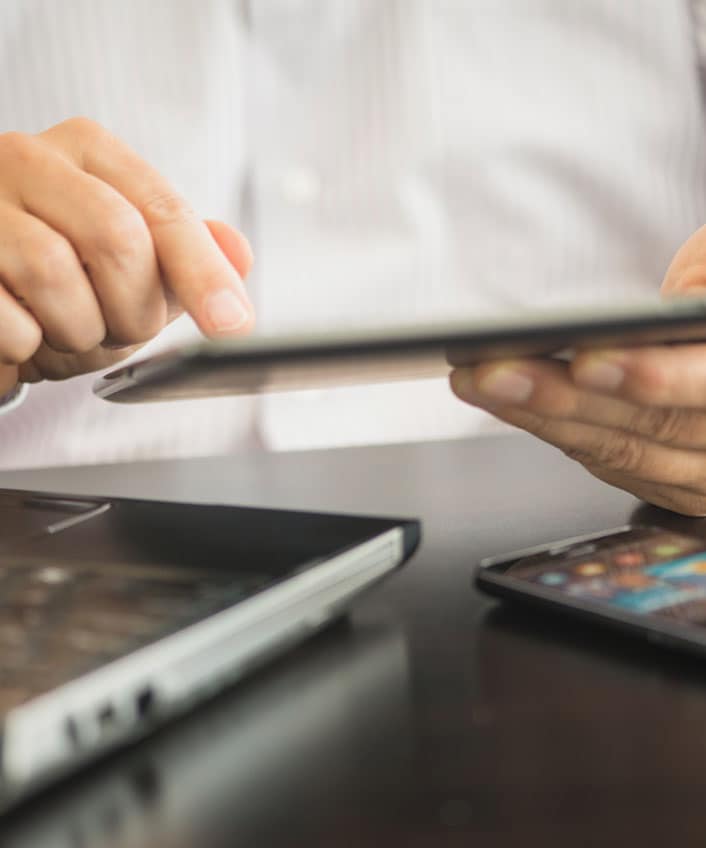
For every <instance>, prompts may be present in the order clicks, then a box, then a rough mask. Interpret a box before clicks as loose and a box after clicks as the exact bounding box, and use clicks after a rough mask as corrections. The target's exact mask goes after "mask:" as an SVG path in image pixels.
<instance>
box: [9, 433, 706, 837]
mask: <svg viewBox="0 0 706 848" xmlns="http://www.w3.org/2000/svg"><path fill="white" fill-rule="evenodd" d="M0 485H2V486H17V487H23V488H45V489H50V490H55V491H57V490H58V491H66V492H73V493H94V494H113V495H124V496H130V495H132V496H139V497H148V498H152V497H154V498H157V497H162V498H165V499H190V500H193V501H200V502H209V501H211V502H225V503H244V504H253V505H256V504H264V505H269V506H282V507H298V508H312V509H322V508H323V509H330V510H347V511H358V512H367V513H370V512H379V513H388V514H409V515H418V516H421V517H422V519H423V521H424V530H425V541H424V543H423V547H422V549H421V550H420V552H419V553H418V554H417V556H416V557H415V558H414V560H413V561H412V562H411V563H410V564H409V565H408V566H407V567H406V568H405V569H403V570H402V571H401V572H400V573H399V574H398V575H396V576H395V577H394V578H392V579H391V580H389V581H388V582H387V583H386V584H384V585H382V586H381V587H380V588H379V589H377V590H376V591H374V592H373V593H371V594H370V595H369V596H367V597H366V598H364V599H362V600H361V601H360V602H359V603H358V604H357V606H356V608H355V611H354V613H353V615H352V616H351V618H350V621H348V622H346V623H342V624H340V625H337V626H335V627H333V628H331V629H330V630H328V631H327V632H325V633H323V634H321V635H319V636H317V637H316V638H315V639H313V640H311V641H310V642H308V643H307V644H306V645H304V646H303V647H301V648H300V649H298V650H297V651H296V652H295V653H293V654H290V655H289V656H288V657H286V658H284V659H282V660H280V661H278V662H277V663H275V664H274V665H272V666H270V667H269V668H267V669H265V670H263V671H262V672H260V673H259V674H257V675H256V676H255V677H253V678H252V679H250V680H249V681H246V682H245V683H243V684H241V685H239V686H237V687H235V688H234V689H232V690H231V691H230V692H228V693H226V694H225V695H224V696H221V697H220V698H218V699H217V700H216V701H214V702H212V703H211V704H210V705H208V706H207V707H205V708H203V709H201V710H199V711H198V712H197V713H196V714H194V715H192V716H190V717H188V718H186V719H183V720H181V721H180V722H178V723H176V724H174V725H173V726H171V727H170V728H167V729H166V730H164V731H162V732H160V733H159V734H157V735H156V736H154V737H153V738H151V739H150V740H148V741H146V742H144V743H142V744H140V745H138V746H136V747H135V748H133V749H132V750H129V751H127V752H123V753H122V754H119V755H117V756H115V757H112V758H111V759H109V760H108V761H106V762H104V763H103V764H100V765H99V766H97V767H96V768H94V769H92V770H91V771H90V772H89V773H87V774H85V775H83V776H82V777H80V778H77V779H75V780H73V781H71V782H70V783H69V784H67V785H64V786H63V787H61V788H60V789H55V790H53V791H52V792H50V793H48V794H46V795H45V796H43V797H41V798H39V799H37V800H36V801H33V802H32V803H30V804H28V805H27V806H26V807H25V808H23V809H21V810H19V811H18V812H17V813H15V814H14V815H13V816H12V817H10V819H9V820H8V821H7V822H5V824H4V826H3V829H2V845H3V846H11V847H12V848H19V846H22V848H25V846H27V848H29V846H32V848H41V846H43V845H45V844H46V845H48V844H52V845H60V846H64V845H65V846H75V848H79V846H84V845H85V846H87V848H102V846H112V847H114V846H139V848H142V846H150V848H152V846H159V848H170V847H171V846H174V848H177V846H178V848H190V847H191V846H199V848H201V846H209V848H221V846H234V845H238V846H241V845H242V846H248V847H249V846H255V848H278V846H287V848H295V846H309V848H313V846H336V848H347V846H377V845H380V846H385V848H394V846H405V848H410V847H411V848H414V846H427V845H429V846H457V845H458V846H471V845H482V846H484V848H486V846H487V847H488V848H492V847H493V846H506V845H522V846H540V845H541V846H546V845H560V844H564V843H568V844H571V845H572V848H573V846H583V845H586V846H596V845H605V844H610V845H613V844H614V845H618V844H620V845H623V844H625V845H628V844H629V845H637V846H645V845H659V846H664V845H679V846H684V845H690V844H694V845H696V844H699V845H701V844H702V843H703V838H704V835H703V834H704V826H703V820H704V812H703V810H704V801H703V798H702V794H703V788H704V787H705V786H706V674H704V670H703V664H702V663H701V662H699V661H698V660H694V659H690V658H687V657H681V656H678V655H674V654H670V653H668V652H666V651H659V650H657V649H655V648H648V647H647V646H643V645H642V644H641V643H638V642H632V641H630V640H627V639H626V638H625V637H617V636H613V635H610V634H609V635H605V634H601V633H597V632H595V631H594V630H592V629H591V628H588V627H586V626H583V625H574V624H570V623H558V622H556V621H553V620H546V619H545V620H542V619H540V618H538V617H537V616H536V614H535V615H530V614H525V613H520V612H519V611H510V610H509V609H503V608H501V606H500V605H497V604H496V603H494V602H492V601H490V600H487V599H485V598H483V597H481V596H480V595H478V594H477V593H476V592H475V591H474V590H472V589H471V586H470V579H469V575H470V572H471V566H472V564H473V563H474V562H476V561H477V560H478V559H479V558H481V557H483V556H486V555H489V554H496V553H500V552H502V551H504V550H508V549H512V548H518V547H522V546H525V545H530V544H534V543H539V542H542V541H546V540H548V539H550V538H560V537H563V536H570V535H575V534H576V533H580V532H587V531H592V530H598V529H601V528H604V527H609V526H616V525H619V524H622V523H624V522H626V521H628V520H630V519H631V518H633V517H634V514H635V510H636V509H639V504H638V503H637V502H636V501H635V500H634V499H632V498H631V497H629V496H628V495H625V494H623V493H621V492H618V491H616V490H613V489H610V488H608V487H606V486H604V485H603V484H601V483H599V482H598V481H596V480H594V479H593V478H591V477H590V476H589V475H588V474H587V473H586V472H584V471H583V470H582V469H581V468H580V467H579V466H577V465H575V464H574V463H572V462H570V461H569V460H567V459H566V458H564V457H563V456H562V455H561V454H560V453H558V452H556V451H554V450H552V449H550V448H548V447H546V446H544V445H541V444H540V443H538V442H535V441H532V440H529V439H527V438H525V437H521V436H516V437H515V436H512V437H508V436H505V437H493V438H484V439H479V440H475V441H469V442H449V443H439V444H426V445H410V446H393V447H382V448H363V449H351V450H342V451H325V452H318V453H297V454H287V455H268V454H259V455H252V456H247V457H242V456H234V457H229V458H227V459H222V458H221V459H203V460H190V461H179V462H171V463H169V462H158V463H144V464H138V465H132V466H122V467H120V466H112V467H109V468H106V467H103V468H81V469H74V470H71V471H68V470H61V469H57V470H47V471H33V472H10V473H8V472H5V473H4V474H2V475H0ZM640 518H641V519H643V520H649V519H653V520H655V521H657V522H659V523H662V524H665V523H669V522H670V521H671V522H672V524H674V525H675V526H681V527H688V528H689V529H694V528H696V529H700V528H701V522H693V521H691V522H689V521H687V520H685V519H684V520H677V519H673V518H672V517H670V516H669V514H668V513H663V512H660V511H658V510H649V509H646V508H644V507H643V508H642V509H641V514H640ZM704 532H705V533H706V531H704ZM473 837H475V839H474V838H473Z"/></svg>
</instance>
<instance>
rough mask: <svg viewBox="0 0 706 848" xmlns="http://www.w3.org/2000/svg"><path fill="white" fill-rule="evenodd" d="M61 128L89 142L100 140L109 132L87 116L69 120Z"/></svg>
mask: <svg viewBox="0 0 706 848" xmlns="http://www.w3.org/2000/svg"><path fill="white" fill-rule="evenodd" d="M59 126H60V127H61V128H63V129H66V130H68V131H69V132H70V133H71V134H72V135H76V136H78V137H80V138H84V139H86V140H88V141H91V140H95V139H98V138H100V137H102V136H104V135H106V134H107V132H108V131H107V130H106V129H105V128H104V127H103V126H102V125H101V124H99V123H98V121H94V120H93V119H92V118H87V117H86V116H85V115H75V116H74V117H72V118H67V119H66V120H65V121H62V122H61V123H60V124H59Z"/></svg>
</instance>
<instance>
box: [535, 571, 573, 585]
mask: <svg viewBox="0 0 706 848" xmlns="http://www.w3.org/2000/svg"><path fill="white" fill-rule="evenodd" d="M567 579H568V578H567V576H566V575H565V574H562V573H561V572H559V571H547V573H546V574H542V575H540V578H539V582H540V583H544V585H545V586H561V585H562V584H563V583H566V581H567Z"/></svg>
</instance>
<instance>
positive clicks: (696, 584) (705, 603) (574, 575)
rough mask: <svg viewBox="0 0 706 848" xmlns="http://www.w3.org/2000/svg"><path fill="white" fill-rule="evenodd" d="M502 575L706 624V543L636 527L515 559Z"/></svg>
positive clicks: (642, 612)
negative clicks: (559, 548) (557, 549)
mask: <svg viewBox="0 0 706 848" xmlns="http://www.w3.org/2000/svg"><path fill="white" fill-rule="evenodd" d="M502 570H503V572H504V573H505V574H506V575H508V576H509V577H512V578H513V580H521V581H523V582H528V583H531V584H536V585H538V586H540V587H542V588H543V589H545V590H551V591H553V592H554V591H555V592H557V593H558V594H560V595H566V596H568V597H569V598H573V599H575V600H577V601H579V600H581V601H595V602H596V603H599V604H601V605H603V604H607V605H609V606H611V607H617V608H619V609H621V610H624V611H625V612H630V613H634V614H638V615H657V616H663V617H667V618H671V619H679V620H681V621H683V622H685V623H687V622H688V623H691V624H696V625H704V626H706V542H705V541H704V540H703V539H700V538H698V537H695V536H687V535H683V534H680V533H674V532H671V531H668V530H662V529H659V528H655V527H643V528H631V529H628V530H625V531H621V532H619V533H616V534H611V535H609V536H604V537H601V538H599V539H592V540H584V541H579V542H577V543H576V544H574V545H569V546H567V547H566V548H565V549H563V548H562V549H561V550H560V551H559V552H558V553H557V552H556V551H544V552H542V553H539V554H535V555H533V556H529V557H525V558H523V559H520V560H516V561H515V562H513V563H512V564H511V565H510V566H509V567H508V566H507V565H505V566H504V567H503V568H502Z"/></svg>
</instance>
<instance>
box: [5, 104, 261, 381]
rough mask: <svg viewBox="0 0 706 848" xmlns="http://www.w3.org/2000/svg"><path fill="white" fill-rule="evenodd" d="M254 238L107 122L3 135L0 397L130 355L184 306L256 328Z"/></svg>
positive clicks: (214, 332)
mask: <svg viewBox="0 0 706 848" xmlns="http://www.w3.org/2000/svg"><path fill="white" fill-rule="evenodd" d="M251 263H252V255H251V253H250V248H249V246H248V244H247V241H246V240H245V239H244V238H243V236H241V235H240V234H239V233H238V232H237V231H235V230H233V229H232V228H231V227H228V226H227V225H226V224H223V223H220V222H216V221H211V222H204V221H201V220H199V218H197V216H196V214H195V213H194V211H193V210H192V209H191V208H190V207H189V206H188V204H187V203H186V202H185V201H184V200H183V199H182V198H181V197H179V196H178V195H177V194H176V193H175V191H174V190H173V189H172V187H171V186H170V185H169V183H168V182H167V181H166V180H165V179H164V178H163V177H162V176H161V175H160V174H159V173H158V172H157V171H155V170H154V169H153V168H152V167H150V166H149V165H148V164H147V163H146V162H144V161H143V160H142V159H140V157H139V156H137V155H136V154H135V153H134V152H133V151H132V150H130V149H129V148H128V147H127V146H126V145H124V144H123V143H122V142H121V141H119V140H118V139H116V138H115V137H113V136H112V135H110V133H109V132H108V131H107V130H105V129H104V128H103V127H101V126H99V125H98V124H96V123H94V122H92V121H90V120H87V119H85V118H73V119H71V120H68V121H65V122H64V123H62V124H58V125H57V126H55V127H52V128H51V129H49V130H47V131H46V132H43V133H40V134H39V135H36V136H33V135H25V134H22V133H6V134H4V135H0V396H1V395H3V394H5V393H7V392H8V391H10V390H11V389H12V387H13V386H14V385H15V384H16V382H17V380H18V379H20V380H23V381H36V380H41V379H45V378H47V379H63V378H65V377H70V376H73V375H75V374H80V373H84V372H87V371H92V370H97V369H100V368H103V367H106V366H109V365H112V364H113V363H115V362H117V361H119V360H121V359H124V358H125V357H126V356H128V355H129V354H130V353H132V352H133V351H134V350H136V349H137V348H138V347H140V346H141V345H142V344H144V343H145V342H147V341H149V340H150V339H152V338H153V337H154V336H155V335H157V333H159V331H160V330H161V329H162V328H163V327H164V326H165V324H166V323H167V322H168V321H169V320H171V319H172V318H174V317H176V316H177V315H178V314H179V313H180V312H181V311H182V310H186V311H187V312H188V313H189V314H190V315H191V316H192V318H193V319H194V320H195V322H196V324H197V325H198V326H199V328H200V329H201V330H202V331H203V332H204V333H205V334H206V335H208V336H222V335H230V334H234V333H242V332H247V331H248V330H249V329H250V328H251V327H252V324H253V320H254V315H253V309H252V306H251V304H250V301H249V299H248V297H247V295H246V293H245V289H244V286H243V282H242V278H243V277H244V276H245V275H246V274H247V272H248V271H249V269H250V265H251Z"/></svg>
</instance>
